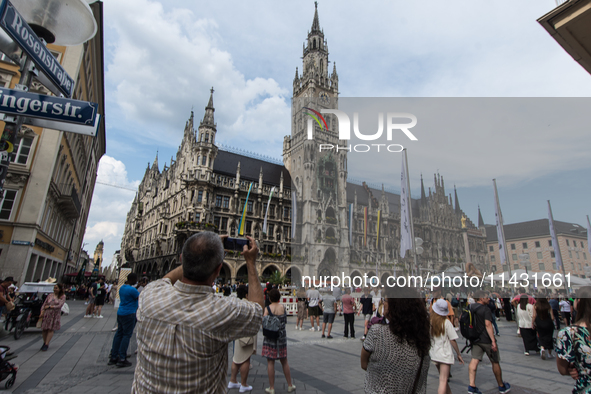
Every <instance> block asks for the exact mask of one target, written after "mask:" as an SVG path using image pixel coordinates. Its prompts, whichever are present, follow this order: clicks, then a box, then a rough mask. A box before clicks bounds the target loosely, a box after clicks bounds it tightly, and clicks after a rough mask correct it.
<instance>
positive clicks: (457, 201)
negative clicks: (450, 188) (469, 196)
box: [454, 185, 462, 214]
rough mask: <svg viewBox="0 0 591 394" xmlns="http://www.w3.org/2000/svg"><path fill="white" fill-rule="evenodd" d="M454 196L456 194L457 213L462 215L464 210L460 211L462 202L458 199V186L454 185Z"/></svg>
mask: <svg viewBox="0 0 591 394" xmlns="http://www.w3.org/2000/svg"><path fill="white" fill-rule="evenodd" d="M454 194H455V201H454V203H455V206H456V213H457V214H460V213H461V212H462V210H461V209H460V200H459V199H458V191H457V190H456V185H454Z"/></svg>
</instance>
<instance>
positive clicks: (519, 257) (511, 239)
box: [486, 219, 591, 278]
mask: <svg viewBox="0 0 591 394" xmlns="http://www.w3.org/2000/svg"><path fill="white" fill-rule="evenodd" d="M503 229H504V230H505V243H506V248H507V252H508V254H509V256H508V257H509V261H508V264H509V265H510V267H508V266H507V265H501V259H500V255H499V244H498V237H497V230H496V226H490V225H487V226H486V234H487V237H486V245H487V250H488V257H489V260H490V270H491V271H492V272H496V273H499V272H504V271H509V268H511V270H516V269H526V268H527V269H528V271H532V272H550V273H562V269H561V268H560V267H557V266H556V253H555V250H554V246H553V245H552V238H551V236H550V227H549V224H548V219H539V220H532V221H529V222H521V223H513V224H506V225H504V226H503ZM554 229H555V231H556V238H557V240H558V247H559V249H560V255H561V257H562V262H563V264H564V271H565V272H566V273H571V274H572V275H575V276H578V277H581V278H589V277H591V271H590V270H589V263H591V257H590V256H589V254H588V249H587V246H588V245H587V230H586V229H585V228H584V227H583V226H580V225H578V224H574V223H566V222H559V221H557V220H554Z"/></svg>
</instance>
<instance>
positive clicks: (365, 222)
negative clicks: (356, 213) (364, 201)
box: [363, 207, 367, 246]
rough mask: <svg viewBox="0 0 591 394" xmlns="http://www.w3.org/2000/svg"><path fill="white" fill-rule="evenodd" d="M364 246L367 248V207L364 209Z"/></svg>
mask: <svg viewBox="0 0 591 394" xmlns="http://www.w3.org/2000/svg"><path fill="white" fill-rule="evenodd" d="M363 246H367V207H364V208H363Z"/></svg>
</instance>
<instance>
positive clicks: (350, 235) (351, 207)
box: [349, 204, 353, 245]
mask: <svg viewBox="0 0 591 394" xmlns="http://www.w3.org/2000/svg"><path fill="white" fill-rule="evenodd" d="M349 245H353V204H349Z"/></svg>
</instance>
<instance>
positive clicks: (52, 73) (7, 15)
mask: <svg viewBox="0 0 591 394" xmlns="http://www.w3.org/2000/svg"><path fill="white" fill-rule="evenodd" d="M0 11H2V13H1V15H0V27H1V28H2V29H4V31H6V33H8V35H9V36H10V37H12V39H13V40H14V41H15V42H16V43H17V44H18V45H19V46H20V47H21V49H22V50H23V51H25V53H26V54H27V55H29V57H30V58H31V60H33V62H34V63H35V64H36V65H37V66H38V67H39V69H40V70H41V71H42V72H43V73H44V74H45V75H47V77H48V78H49V79H50V80H51V81H52V83H53V84H54V85H55V86H57V88H58V89H59V90H60V91H61V92H62V93H63V94H64V95H65V96H66V97H72V93H73V92H74V85H75V83H74V80H73V79H72V77H70V76H69V75H68V73H67V72H66V70H64V68H63V67H62V65H61V64H60V63H59V62H58V61H57V59H56V58H55V57H54V56H53V54H52V53H51V51H50V50H49V49H48V48H47V47H46V46H45V44H43V42H42V41H41V40H40V39H39V37H37V34H35V32H34V31H33V29H31V27H30V26H29V25H28V23H27V22H26V21H25V20H24V19H23V17H22V16H21V15H20V14H19V13H18V11H17V10H16V9H15V8H14V6H13V5H12V4H10V1H8V0H0Z"/></svg>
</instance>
